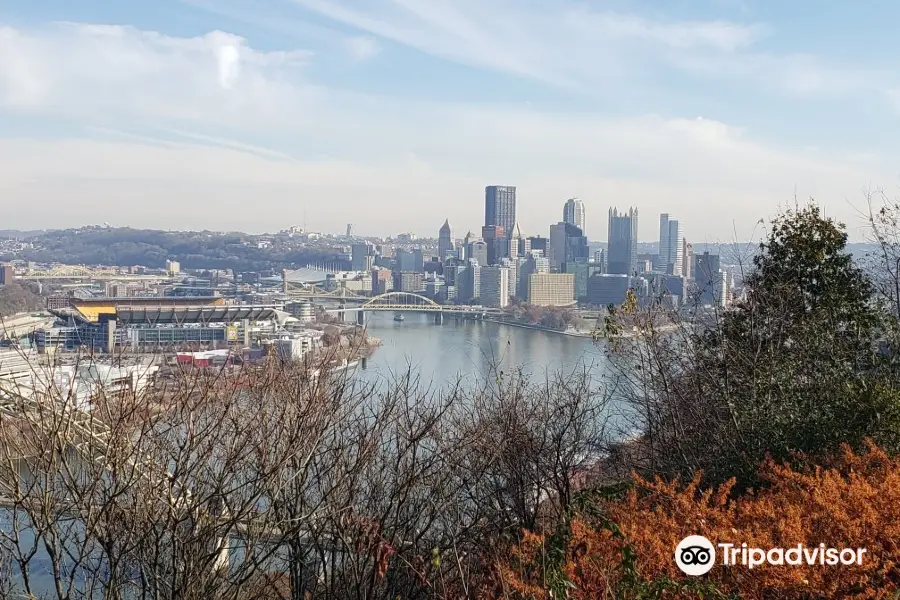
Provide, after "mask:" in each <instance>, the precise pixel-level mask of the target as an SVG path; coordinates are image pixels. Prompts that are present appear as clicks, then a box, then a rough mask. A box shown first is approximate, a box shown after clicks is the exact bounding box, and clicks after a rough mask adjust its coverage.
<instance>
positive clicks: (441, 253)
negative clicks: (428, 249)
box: [438, 219, 453, 262]
mask: <svg viewBox="0 0 900 600" xmlns="http://www.w3.org/2000/svg"><path fill="white" fill-rule="evenodd" d="M451 252H453V230H452V229H451V228H450V221H449V220H448V219H444V224H443V225H442V226H441V230H440V231H439V232H438V260H439V261H441V262H444V260H446V258H447V255H448V254H450V253H451Z"/></svg>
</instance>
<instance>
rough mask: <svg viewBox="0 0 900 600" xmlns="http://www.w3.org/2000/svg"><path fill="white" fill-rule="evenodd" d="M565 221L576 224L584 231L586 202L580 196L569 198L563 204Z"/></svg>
mask: <svg viewBox="0 0 900 600" xmlns="http://www.w3.org/2000/svg"><path fill="white" fill-rule="evenodd" d="M563 223H568V224H570V225H574V226H575V227H577V228H578V229H580V230H581V231H582V233H583V232H584V202H582V201H581V200H579V199H578V198H569V199H568V200H566V203H565V205H563Z"/></svg>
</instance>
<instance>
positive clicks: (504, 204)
mask: <svg viewBox="0 0 900 600" xmlns="http://www.w3.org/2000/svg"><path fill="white" fill-rule="evenodd" d="M484 224H485V226H490V225H499V226H500V227H502V228H503V231H507V232H512V230H513V229H514V226H515V224H516V186H514V185H489V186H487V187H486V188H484Z"/></svg>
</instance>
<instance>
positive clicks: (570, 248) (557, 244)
mask: <svg viewBox="0 0 900 600" xmlns="http://www.w3.org/2000/svg"><path fill="white" fill-rule="evenodd" d="M589 255H590V250H589V249H588V242H587V238H586V237H584V233H583V232H582V231H581V229H579V228H578V227H576V226H575V225H572V224H571V223H557V224H556V225H551V226H550V265H551V266H552V267H553V268H554V269H556V270H560V268H561V267H562V265H563V264H564V263H567V262H582V261H583V262H585V263H587V261H588V257H589Z"/></svg>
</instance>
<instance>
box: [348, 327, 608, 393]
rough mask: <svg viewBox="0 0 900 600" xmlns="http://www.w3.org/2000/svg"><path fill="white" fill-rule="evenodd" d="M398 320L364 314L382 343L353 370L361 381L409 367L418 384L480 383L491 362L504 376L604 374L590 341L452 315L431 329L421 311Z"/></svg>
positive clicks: (372, 333) (602, 360) (600, 357)
mask: <svg viewBox="0 0 900 600" xmlns="http://www.w3.org/2000/svg"><path fill="white" fill-rule="evenodd" d="M404 317H405V319H404V320H403V321H402V322H396V321H394V320H393V319H394V315H393V313H388V312H377V313H368V314H367V315H366V327H367V329H368V331H369V335H370V336H372V337H376V338H379V339H380V340H381V341H382V345H381V346H380V347H378V348H377V349H376V350H375V353H374V355H373V356H372V357H370V358H369V359H368V360H367V361H366V362H367V364H366V368H365V370H357V373H358V374H359V376H360V377H361V378H363V379H364V380H366V381H375V380H378V379H382V380H383V379H385V378H390V377H391V375H392V373H397V372H402V371H405V370H406V369H407V368H408V367H412V368H413V370H415V371H416V372H417V373H418V374H419V375H420V376H421V378H422V380H423V383H431V384H433V385H434V386H436V387H443V386H445V385H447V384H451V383H453V382H455V381H456V380H457V378H460V377H462V378H465V379H466V380H468V381H471V380H472V378H473V376H474V377H477V378H479V379H482V378H484V377H485V376H487V375H489V374H490V366H491V365H492V364H497V365H499V369H500V370H502V371H505V372H511V371H514V370H516V369H517V368H521V369H522V371H523V372H524V373H527V374H528V375H530V376H531V377H534V378H543V376H544V375H545V374H546V373H547V372H555V371H559V370H563V371H569V372H571V371H572V369H575V368H578V367H580V366H582V365H587V366H588V367H590V369H591V371H592V375H594V376H597V377H599V376H600V375H601V374H602V373H603V372H604V371H605V368H604V365H605V364H606V359H605V358H604V356H603V349H602V348H599V347H597V346H596V345H594V343H593V342H592V341H591V340H590V338H582V337H574V336H569V335H562V334H559V333H553V332H547V331H538V330H534V329H525V328H520V327H512V326H509V325H500V324H497V323H490V322H483V321H472V320H463V319H456V318H454V317H445V318H444V323H443V325H435V324H434V317H433V315H429V314H422V313H404Z"/></svg>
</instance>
